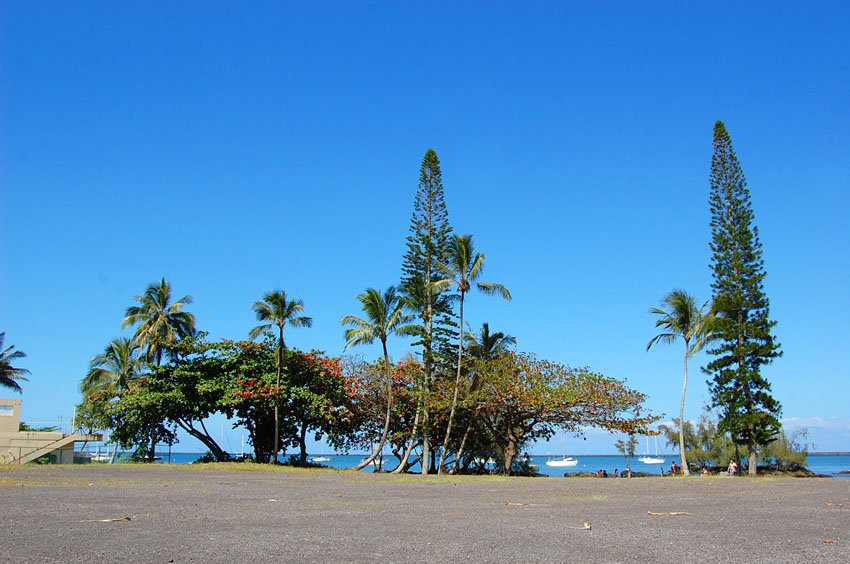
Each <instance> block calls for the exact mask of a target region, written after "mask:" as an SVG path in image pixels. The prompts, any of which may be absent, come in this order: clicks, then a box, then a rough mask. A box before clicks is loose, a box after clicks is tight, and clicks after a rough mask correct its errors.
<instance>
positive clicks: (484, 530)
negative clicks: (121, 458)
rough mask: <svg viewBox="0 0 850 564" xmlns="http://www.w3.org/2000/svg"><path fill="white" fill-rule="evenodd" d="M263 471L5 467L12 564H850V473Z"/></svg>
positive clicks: (4, 511) (2, 511)
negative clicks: (575, 475) (455, 563)
mask: <svg viewBox="0 0 850 564" xmlns="http://www.w3.org/2000/svg"><path fill="white" fill-rule="evenodd" d="M252 466H253V465H232V466H224V467H223V466H215V467H207V468H203V469H201V468H198V467H179V466H165V465H157V466H141V465H140V466H106V465H86V466H83V465H80V466H26V467H0V516H2V519H3V523H2V527H0V561H4V562H5V561H8V562H59V561H61V562H68V561H81V562H94V561H97V562H114V561H124V562H127V561H129V562H172V561H173V562H254V561H283V562H444V561H449V560H467V561H473V562H653V563H665V562H726V563H730V562H743V561H747V562H850V480H846V479H794V478H777V479H770V478H766V479H755V480H751V479H748V478H703V477H692V478H643V479H631V480H628V479H613V478H610V479H594V478H586V479H556V478H510V479H504V478H498V479H494V478H489V477H463V478H454V477H445V478H443V477H422V476H388V475H370V474H362V473H354V472H336V471H321V470H318V471H317V470H312V471H292V470H283V469H276V470H275V471H263V470H257V469H253V470H252V469H250V468H252ZM649 512H655V513H665V514H664V515H650V514H649ZM669 512H683V513H688V514H686V515H668V514H666V513H669ZM123 517H129V520H119V521H109V522H101V521H100V520H102V519H121V518H123ZM585 523H588V524H589V525H590V527H591V528H590V529H589V530H588V529H585V528H584V524H585ZM828 541H831V542H828Z"/></svg>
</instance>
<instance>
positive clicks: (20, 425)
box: [18, 421, 59, 433]
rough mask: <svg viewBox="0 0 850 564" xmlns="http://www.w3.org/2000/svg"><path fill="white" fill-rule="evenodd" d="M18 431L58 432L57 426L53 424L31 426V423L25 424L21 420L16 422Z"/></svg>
mask: <svg viewBox="0 0 850 564" xmlns="http://www.w3.org/2000/svg"><path fill="white" fill-rule="evenodd" d="M18 431H21V432H22V433H24V432H30V433H58V432H59V427H56V426H55V425H48V426H46V427H33V426H31V425H27V424H26V423H24V422H23V421H21V422H19V423H18Z"/></svg>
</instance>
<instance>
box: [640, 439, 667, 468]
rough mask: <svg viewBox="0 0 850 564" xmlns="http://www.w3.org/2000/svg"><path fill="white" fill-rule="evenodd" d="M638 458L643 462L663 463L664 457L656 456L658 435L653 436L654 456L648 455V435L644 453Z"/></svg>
mask: <svg viewBox="0 0 850 564" xmlns="http://www.w3.org/2000/svg"><path fill="white" fill-rule="evenodd" d="M638 460H640V461H641V462H643V463H644V464H664V459H663V458H661V457H660V456H658V435H656V436H655V456H650V455H649V437H646V454H644V455H643V456H641V457H640V458H638Z"/></svg>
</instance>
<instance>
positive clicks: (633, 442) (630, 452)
mask: <svg viewBox="0 0 850 564" xmlns="http://www.w3.org/2000/svg"><path fill="white" fill-rule="evenodd" d="M614 446H615V447H616V448H617V450H618V451H619V452H620V454H622V455H623V458H625V459H626V460H628V459H630V458H634V456H635V448H637V438H636V437H635V436H634V435H629V438H628V439H626V440H623V439H617V441H616V442H615V443H614Z"/></svg>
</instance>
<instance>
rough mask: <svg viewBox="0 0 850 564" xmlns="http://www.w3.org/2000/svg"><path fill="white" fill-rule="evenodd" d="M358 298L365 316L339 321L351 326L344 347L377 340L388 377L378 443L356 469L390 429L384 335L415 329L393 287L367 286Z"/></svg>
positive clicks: (390, 393) (377, 450) (390, 396)
mask: <svg viewBox="0 0 850 564" xmlns="http://www.w3.org/2000/svg"><path fill="white" fill-rule="evenodd" d="M357 300H358V301H359V302H360V304H361V305H362V306H363V313H364V314H366V317H365V319H364V318H362V317H357V316H356V315H346V316H344V317H343V318H342V319H341V320H340V323H341V324H342V325H343V326H350V327H349V328H348V329H346V330H345V340H346V343H345V349H346V350H347V349H348V347H352V346H354V345H368V344H371V343H373V342H374V341H375V339H378V340H379V341H381V347H383V351H384V371H385V376H386V379H387V415H386V417H385V419H384V430H383V432H382V433H381V438H380V440H379V441H378V444H377V446H376V447H375V449H374V450H373V451H372V454H371V456H369V458H367V459H366V460H364V461H362V462H360V463H359V464H358V465H357V466H355V467H354V469H355V470H360V469H362V468H365V467H366V465H368V464H371V463H372V461H373V460H375V458H377V457H378V455H379V454H380V453H381V451H382V450H383V449H384V443H386V440H387V434H388V433H389V429H390V416H391V414H392V405H393V377H392V369H391V367H390V356H389V354H388V353H387V338H388V337H389V336H390V335H414V334H416V333H417V330H418V328H417V327H415V326H413V325H410V321H412V320H413V316H412V315H409V314H406V313H404V306H403V304H402V301H401V297H400V296H399V295H398V294H397V293H396V289H395V287H394V286H390V287H389V288H387V289H386V290H385V291H384V293H383V294H381V292H380V291H378V290H376V289H375V288H367V289H366V291H365V292H363V293H362V294H360V295H359V296H357Z"/></svg>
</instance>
